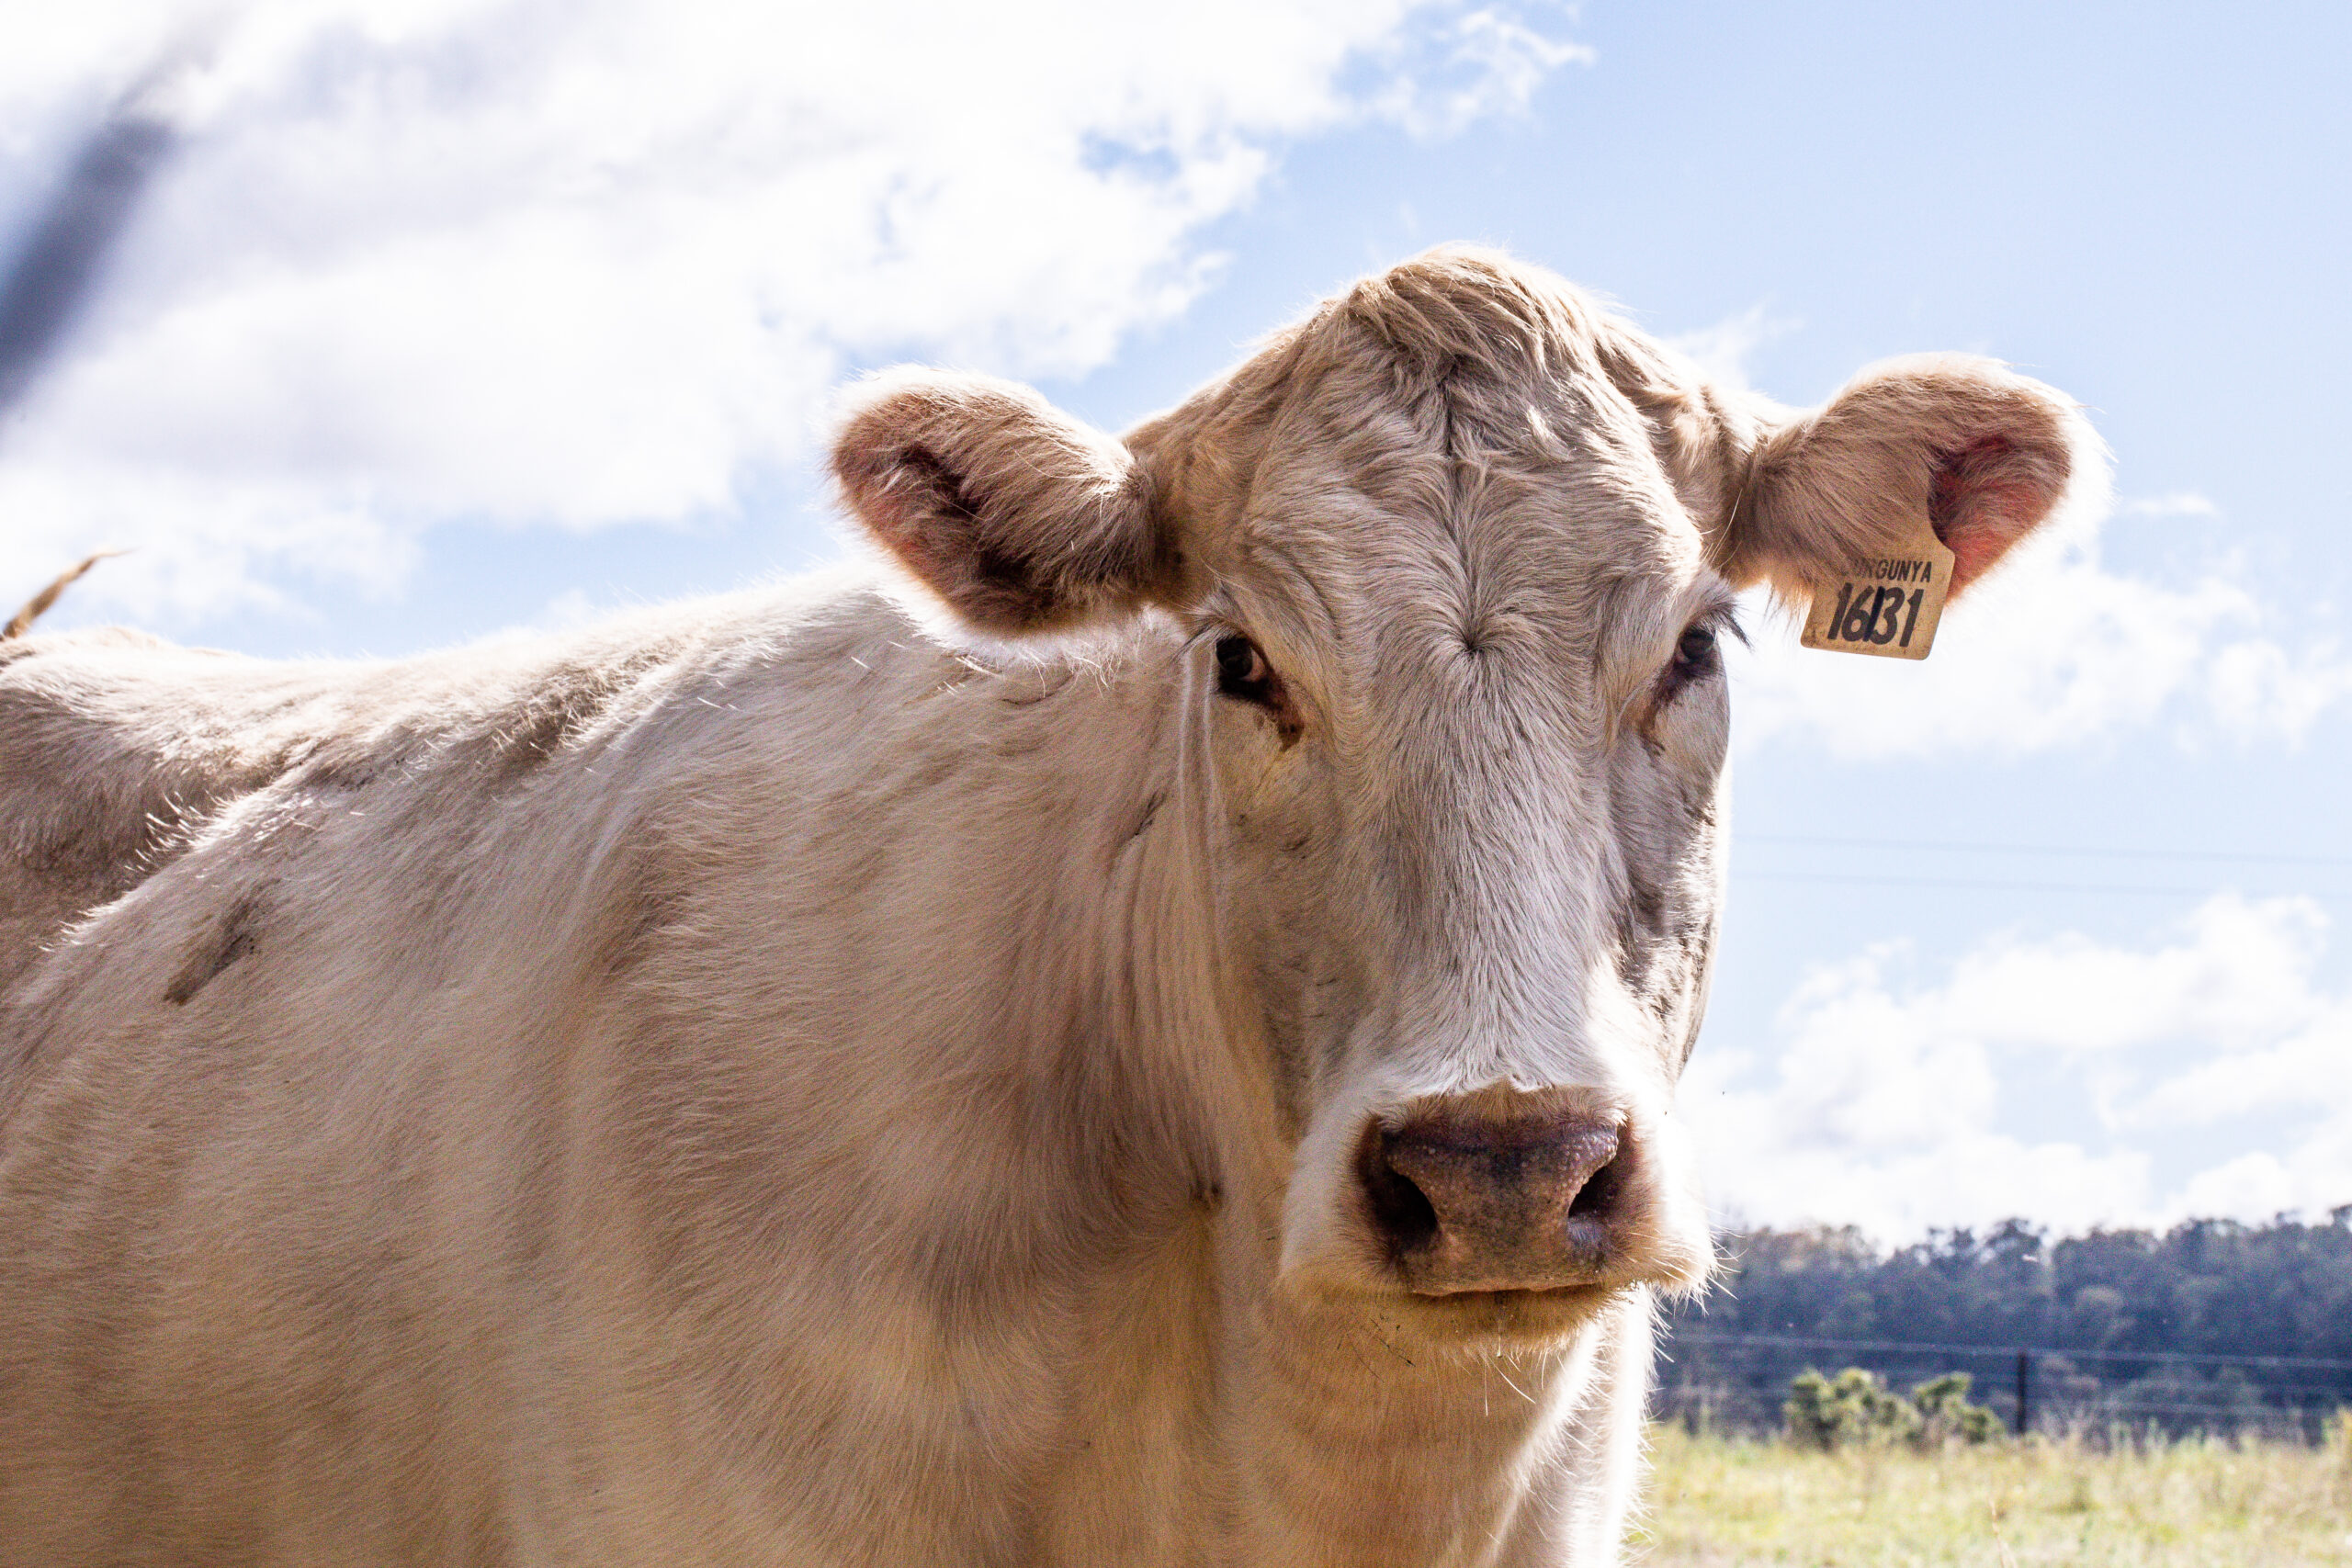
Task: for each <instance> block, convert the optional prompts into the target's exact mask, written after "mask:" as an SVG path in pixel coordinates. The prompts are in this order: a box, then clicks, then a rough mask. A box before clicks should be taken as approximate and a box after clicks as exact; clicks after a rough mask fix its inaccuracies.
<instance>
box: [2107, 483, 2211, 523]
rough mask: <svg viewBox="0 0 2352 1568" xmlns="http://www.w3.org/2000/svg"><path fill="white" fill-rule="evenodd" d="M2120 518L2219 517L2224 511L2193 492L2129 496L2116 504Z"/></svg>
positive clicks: (2179, 491)
mask: <svg viewBox="0 0 2352 1568" xmlns="http://www.w3.org/2000/svg"><path fill="white" fill-rule="evenodd" d="M2115 511H2116V514H2117V515H2118V516H2120V517H2219V516H2220V515H2221V514H2222V509H2221V508H2220V507H2218V506H2216V505H2214V504H2213V502H2212V501H2211V498H2210V497H2207V496H2203V495H2200V494H2199V493H2198V492H2197V491H2193V490H2177V491H2173V492H2172V493H2171V494H2169V495H2127V496H2125V497H2123V498H2122V499H2120V500H2119V501H2118V502H2116V503H2115Z"/></svg>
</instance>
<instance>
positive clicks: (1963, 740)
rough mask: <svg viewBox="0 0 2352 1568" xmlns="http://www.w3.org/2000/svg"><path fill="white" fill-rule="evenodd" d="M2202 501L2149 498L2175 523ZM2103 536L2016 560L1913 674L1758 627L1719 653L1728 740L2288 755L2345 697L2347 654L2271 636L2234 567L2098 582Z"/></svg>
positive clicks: (2061, 538)
mask: <svg viewBox="0 0 2352 1568" xmlns="http://www.w3.org/2000/svg"><path fill="white" fill-rule="evenodd" d="M2201 499H2202V498H2196V497H2188V498H2184V497H2168V498H2165V504H2166V505H2167V507H2169V508H2170V509H2171V511H2172V512H2173V513H2176V514H2179V513H2193V512H2195V510H2196V508H2195V507H2193V506H2191V505H2189V504H2188V502H2191V501H2201ZM2208 504H2210V503H2208ZM2102 523H2103V520H2102V518H2101V517H2100V515H2099V513H2098V511H2097V510H2096V509H2092V508H2085V509H2083V510H2082V511H2080V512H2078V513H2076V514H2075V516H2073V517H2071V518H2067V519H2062V520H2061V521H2059V522H2058V523H2056V524H2053V525H2052V527H2051V528H2050V529H2049V530H2047V531H2046V534H2045V536H2042V537H2041V538H2038V539H2036V540H2034V541H2030V542H2029V543H2028V544H2027V545H2025V546H2023V547H2020V548H2019V549H2018V552H2017V556H2016V558H2015V560H2014V563H2013V564H2010V565H2007V566H2005V567H2004V568H2003V569H2002V570H2001V571H1999V572H1998V573H1997V574H1996V575H1995V576H1994V577H1993V578H1992V579H1991V580H1990V581H1987V582H1985V584H1984V585H1983V586H1982V587H1981V588H1979V589H1977V590H1976V591H1975V592H1973V594H1972V595H1971V596H1970V597H1968V598H1967V599H1965V600H1962V602H1961V603H1960V604H1956V605H1955V606H1954V607H1953V608H1952V609H1951V611H1950V612H1949V613H1948V614H1947V615H1946V616H1945V618H1944V622H1943V625H1942V626H1941V628H1940V629H1939V631H1938V632H1937V634H1936V646H1935V650H1934V651H1933V652H1932V653H1931V654H1930V655H1929V656H1928V659H1927V660H1925V661H1924V662H1920V663H1912V662H1909V661H1906V660H1883V659H1861V658H1855V657H1852V656H1850V655H1844V654H1838V653H1828V652H1821V651H1817V650H1812V649H1800V648H1799V647H1798V646H1797V644H1796V637H1795V635H1794V631H1793V629H1792V628H1785V627H1783V626H1778V625H1772V626H1767V627H1766V628H1765V631H1764V635H1761V636H1758V637H1756V638H1755V649H1754V650H1753V652H1752V653H1749V654H1745V655H1739V654H1736V655H1735V659H1736V663H1737V671H1738V679H1737V682H1736V685H1735V687H1734V691H1735V694H1736V711H1737V716H1738V724H1739V733H1740V738H1741V740H1742V742H1743V744H1760V743H1765V742H1769V741H1771V740H1774V739H1803V740H1804V743H1806V744H1808V745H1814V746H1819V747H1824V748H1826V750H1828V751H1829V752H1830V753H1831V754H1832V755H1835V756H1838V757H1842V758H1851V759H1877V758H1886V757H1898V756H1926V755H1951V754H1955V753H1960V752H1974V753H1978V754H1989V755H1994V756H2020V755H2024V754H2028V753H2031V752H2037V751H2046V750H2054V749H2058V748H2061V747H2067V746H2079V745H2084V744H2091V743H2098V742H2100V741H2104V740H2107V739H2112V738H2114V737H2116V736H2118V735H2120V734H2122V733H2123V732H2125V731H2127V730H2131V729H2137V728H2143V727H2148V726H2160V727H2169V728H2170V729H2171V730H2172V732H2173V734H2174V736H2175V738H2176V739H2178V740H2180V741H2181V742H2183V743H2187V744H2196V743H2199V742H2200V741H2202V740H2205V739H2213V738H2220V739H2239V740H2245V739H2281V740H2286V741H2290V742H2294V741H2299V740H2301V739H2302V738H2303V737H2304V736H2305V735H2307V734H2308V733H2309V732H2310V730H2311V728H2312V725H2314V724H2315V723H2317V722H2318V721H2319V720H2320V718H2321V717H2322V716H2324V715H2325V714H2326V713H2328V712H2329V711H2330V710H2331V709H2335V708H2337V707H2338V706H2339V705H2342V704H2343V703H2345V702H2346V700H2347V699H2348V698H2352V657H2347V655H2346V650H2345V649H2342V648H2340V647H2339V646H2337V644H2336V643H2335V641H2334V640H2333V639H2332V638H2330V637H2327V636H2326V635H2324V632H2315V631H2313V630H2312V628H2309V627H2296V626H2285V625H2281V624H2280V622H2279V620H2278V616H2277V615H2274V614H2273V613H2272V611H2271V610H2270V609H2269V608H2268V607H2267V606H2266V604H2265V603H2264V601H2263V599H2262V598H2261V596H2259V595H2258V594H2256V592H2255V591H2254V590H2253V589H2252V588H2251V587H2250V586H2249V585H2248V584H2247V583H2246V581H2245V577H2244V574H2243V572H2242V571H2241V570H2239V569H2238V567H2237V565H2236V564H2235V563H2234V562H2232V561H2223V562H2221V563H2219V564H2217V565H2216V566H2214V567H2213V568H2212V569H2211V570H2208V571H2206V572H2205V573H2204V574H2203V575H2201V576H2199V577H2197V578H2196V579H2195V580H2194V581H2188V582H2186V583H2183V584H2179V585H2173V584H2167V583H2163V582H2158V581H2153V580H2150V579H2148V578H2144V577H2138V576H2133V575H2131V574H2128V573H2124V572H2119V571H2114V570H2109V568H2108V567H2107V566H2106V564H2105V563H2104V561H2103V560H2102V558H2101V552H2100V534H2101V528H2102ZM1758 610H1759V615H1758V619H1759V620H1765V621H1773V620H1778V619H1779V617H1777V616H1773V615H1770V614H1769V613H1765V612H1762V608H1761V605H1760V604H1759V605H1758Z"/></svg>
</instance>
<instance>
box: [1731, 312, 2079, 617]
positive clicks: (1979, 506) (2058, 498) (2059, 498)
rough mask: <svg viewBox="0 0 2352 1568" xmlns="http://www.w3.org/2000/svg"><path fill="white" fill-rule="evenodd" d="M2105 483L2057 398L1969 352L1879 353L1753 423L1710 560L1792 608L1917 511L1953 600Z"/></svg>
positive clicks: (1896, 539) (2071, 410) (2066, 402)
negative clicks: (1948, 564) (1937, 542)
mask: <svg viewBox="0 0 2352 1568" xmlns="http://www.w3.org/2000/svg"><path fill="white" fill-rule="evenodd" d="M2105 479H2106V448H2105V447H2104V446H2101V445H2100V443H2099V439H2098V435H2097V434H2094V433H2093V432H2092V430H2091V428H2090V425H2089V423H2088V422H2086V420H2085V419H2084V418H2083V416H2082V411H2081V410H2080V409H2079V408H2078V407H2077V406H2076V405H2075V401H2074V400H2072V399H2070V398H2068V397H2066V396H2065V395H2064V393H2061V392H2059V391H2057V390H2056V389H2053V388H2050V387H2046V386H2043V385H2042V384H2041V382H2039V381H2034V380H2029V379H2028V378H2025V377H2023V376H2018V375H2015V374H2013V373H2011V372H2010V371H2008V370H2007V369H2005V368H2004V367H2002V366H2001V365H1999V364H1998V363H1997V362H1996V361H1994V360H1990V359H1979V358H1976V357H1974V356H1973V355H1961V354H1929V355H1914V356H1911V357H1908V358H1904V359H1891V360H1888V361H1886V362H1884V363H1883V364H1880V365H1875V366H1872V367H1871V368H1870V369H1868V370H1865V371H1863V372H1862V373H1861V375H1860V376H1858V377H1856V378H1854V380H1853V381H1852V382H1850V383H1849V385H1848V386H1847V387H1846V389H1845V390H1843V391H1841V392H1839V393H1838V395H1837V396H1836V397H1835V398H1833V399H1831V400H1829V401H1828V402H1827V403H1826V404H1824V405H1823V406H1822V407H1820V408H1818V409H1815V410H1813V411H1811V412H1807V413H1804V414H1800V415H1798V416H1797V417H1795V418H1793V419H1791V420H1789V421H1787V422H1785V423H1780V424H1778V425H1775V426H1772V427H1770V428H1768V429H1767V431H1766V432H1765V433H1764V434H1763V436H1762V438H1761V439H1760V440H1759V441H1758V443H1757V445H1756V447H1755V450H1754V452H1753V454H1752V457H1751V459H1750V465H1749V468H1748V473H1747V484H1746V485H1745V487H1744V488H1743V489H1742V491H1741V493H1740V496H1739V499H1738V501H1737V502H1736V504H1735V505H1734V507H1733V509H1732V513H1731V515H1730V516H1729V517H1728V518H1727V519H1726V520H1725V522H1724V526H1723V527H1722V528H1721V529H1720V530H1718V531H1717V533H1716V534H1715V536H1714V537H1713V540H1712V541H1711V545H1712V548H1711V551H1710V553H1711V554H1712V555H1713V558H1714V562H1715V566H1716V570H1719V571H1721V572H1723V573H1724V576H1725V577H1727V578H1729V579H1730V580H1731V581H1735V582H1737V583H1739V584H1741V585H1743V586H1745V585H1747V584H1748V583H1752V582H1757V581H1769V582H1770V583H1771V585H1772V586H1773V588H1774V589H1775V590H1776V591H1777V592H1780V593H1781V596H1782V597H1784V598H1787V599H1790V600H1793V601H1797V602H1803V601H1804V599H1805V598H1806V597H1807V596H1808V595H1809V594H1810V593H1811V592H1812V589H1813V585H1814V584H1815V583H1818V582H1821V581H1825V580H1826V579H1829V578H1833V577H1835V576H1837V575H1838V573H1839V572H1841V571H1843V570H1849V569H1850V568H1852V567H1853V566H1854V565H1855V564H1857V563H1858V562H1860V561H1862V560H1865V559H1868V558H1871V557H1873V556H1881V555H1889V554H1895V553H1899V552H1900V549H1901V547H1902V546H1903V544H1904V542H1905V540H1906V539H1908V538H1910V537H1913V536H1915V534H1916V530H1917V527H1918V520H1919V519H1920V518H1921V517H1923V516H1924V517H1925V518H1927V519H1928V522H1929V523H1931V524H1932V525H1934V527H1935V530H1936V533H1937V536H1939V537H1940V538H1941V539H1942V540H1943V542H1944V544H1945V545H1946V546H1947V547H1950V548H1951V552H1952V554H1953V556H1954V557H1955V560H1954V563H1953V569H1952V584H1953V589H1954V591H1955V592H1958V591H1959V590H1962V589H1964V588H1966V587H1967V586H1968V585H1969V584H1970V583H1971V582H1972V581H1975V580H1976V579H1977V578H1979V577H1982V576H1983V575H1984V574H1985V572H1986V571H1987V570H1991V568H1992V567H1993V566H1994V565H1995V564H1996V562H1998V561H1999V560H2000V558H2002V557H2003V556H2005V555H2007V553H2008V551H2009V548H2010V547H2011V546H2013V545H2015V544H2016V543H2017V542H2018V540H2019V539H2022V538H2023V537H2025V536H2026V535H2028V534H2030V533H2031V532H2032V531H2033V530H2034V529H2035V528H2037V527H2039V526H2041V525H2042V524H2043V523H2044V522H2046V521H2048V520H2049V518H2050V517H2051V516H2052V514H2053V513H2055V512H2056V511H2057V510H2058V509H2059V507H2060V505H2061V504H2062V503H2063V502H2065V501H2066V500H2067V499H2068V498H2069V497H2070V496H2073V495H2075V494H2078V493H2081V492H2082V491H2086V490H2090V489H2094V488H2096V487H2098V486H2101V485H2103V484H2104V483H2105Z"/></svg>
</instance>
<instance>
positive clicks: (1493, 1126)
mask: <svg viewBox="0 0 2352 1568" xmlns="http://www.w3.org/2000/svg"><path fill="white" fill-rule="evenodd" d="M1631 1153H1632V1150H1631V1147H1630V1143H1629V1140H1628V1138H1627V1137H1626V1135H1625V1134H1624V1132H1623V1126H1622V1123H1621V1122H1620V1120H1619V1119H1618V1118H1616V1117H1614V1116H1611V1115H1602V1114H1591V1113H1576V1114H1555V1115H1551V1116H1545V1117H1543V1118H1540V1119H1533V1120H1525V1121H1495V1120H1489V1119H1485V1118H1479V1119H1458V1118H1453V1117H1448V1116H1445V1115H1442V1114H1437V1115H1424V1116H1419V1117H1415V1118H1412V1119H1410V1120H1408V1121H1407V1122H1404V1123H1403V1124H1402V1125H1400V1126H1397V1127H1382V1126H1380V1125H1378V1124H1377V1123H1375V1124H1374V1125H1373V1126H1372V1127H1370V1128H1367V1129H1366V1131H1365V1135H1364V1141H1363V1147H1362V1150H1361V1153H1360V1156H1359V1161H1358V1172H1359V1175H1360V1176H1361V1178H1362V1179H1363V1190H1364V1194H1365V1197H1366V1198H1367V1199H1368V1200H1369V1205H1370V1210H1371V1216H1372V1221H1373V1225H1374V1230H1375V1231H1376V1232H1377V1234H1378V1235H1379V1237H1380V1239H1381V1241H1382V1242H1383V1244H1384V1245H1385V1247H1386V1248H1387V1251H1388V1256H1389V1260H1390V1262H1391V1263H1392V1264H1393V1265H1394V1266H1395V1267H1396V1269H1397V1272H1398V1274H1399V1275H1400V1276H1401V1277H1402V1278H1403V1280H1404V1282H1405V1284H1406V1285H1407V1286H1408V1288H1409V1289H1411V1290H1413V1291H1415V1292H1419V1293H1422V1294H1427V1295H1450V1294H1453V1293H1455V1292H1464V1291H1516V1290H1548V1289H1553V1288H1555V1287H1558V1286H1563V1285H1575V1284H1589V1283H1592V1282H1594V1281H1596V1280H1599V1279H1600V1276H1601V1275H1602V1273H1603V1272H1604V1271H1605V1270H1606V1269H1608V1266H1609V1265H1610V1263H1611V1260H1612V1259H1611V1245H1610V1242H1611V1231H1612V1229H1614V1228H1616V1225H1617V1223H1618V1222H1619V1221H1621V1220H1622V1218H1623V1216H1622V1215H1620V1214H1619V1213H1618V1212H1617V1211H1618V1210H1619V1209H1621V1208H1622V1207H1623V1201H1622V1199H1623V1188H1624V1186H1625V1178H1626V1175H1627V1171H1628V1168H1629V1165H1630V1156H1631Z"/></svg>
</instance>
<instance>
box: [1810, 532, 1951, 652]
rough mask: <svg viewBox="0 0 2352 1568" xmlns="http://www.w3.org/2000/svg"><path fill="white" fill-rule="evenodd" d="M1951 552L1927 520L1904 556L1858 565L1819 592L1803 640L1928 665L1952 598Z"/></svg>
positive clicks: (1820, 586)
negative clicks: (1946, 600) (1946, 597)
mask: <svg viewBox="0 0 2352 1568" xmlns="http://www.w3.org/2000/svg"><path fill="white" fill-rule="evenodd" d="M1951 565H1952V553H1951V551H1950V550H1949V549H1946V548H1945V547H1944V542H1943V541H1942V540H1941V539H1939V538H1937V537H1936V531H1935V529H1934V528H1933V527H1931V526H1929V525H1928V520H1927V519H1926V518H1924V517H1923V518H1921V519H1920V520H1919V527H1918V531H1917V534H1916V535H1915V536H1913V538H1912V539H1911V542H1910V543H1908V544H1907V545H1905V546H1904V547H1903V548H1902V549H1901V550H1899V551H1897V552H1895V553H1894V554H1892V555H1884V556H1876V557H1872V558H1870V559H1868V560H1862V561H1857V562H1855V563H1854V565H1853V566H1852V567H1851V568H1849V570H1846V571H1845V572H1844V573H1842V574H1840V575H1838V576H1836V577H1832V578H1829V579H1828V580H1827V581H1824V582H1821V583H1818V584H1816V585H1815V588H1814V591H1813V610H1812V613H1811V614H1809V615H1806V616H1805V618H1804V637H1803V638H1802V639H1801V640H1802V641H1803V643H1804V646H1805V647H1807V648H1826V649H1829V651H1831V652H1832V653H1869V654H1874V655H1876V656H1877V657H1879V658H1881V659H1925V658H1927V657H1928V649H1930V648H1933V647H1934V646H1935V644H1936V623H1937V622H1939V621H1940V620H1942V619H1943V615H1944V595H1945V594H1947V593H1949V592H1951Z"/></svg>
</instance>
